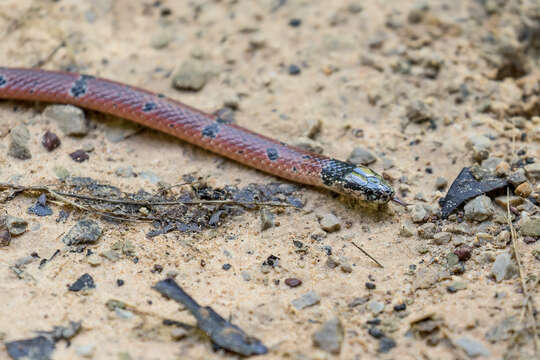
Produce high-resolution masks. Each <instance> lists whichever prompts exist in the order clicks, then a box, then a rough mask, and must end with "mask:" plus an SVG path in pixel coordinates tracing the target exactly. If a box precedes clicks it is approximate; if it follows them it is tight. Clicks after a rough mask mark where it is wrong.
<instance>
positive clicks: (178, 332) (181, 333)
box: [171, 327, 188, 340]
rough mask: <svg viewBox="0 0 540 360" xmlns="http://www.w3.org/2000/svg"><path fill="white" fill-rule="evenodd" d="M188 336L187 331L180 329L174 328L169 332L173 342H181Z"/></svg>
mask: <svg viewBox="0 0 540 360" xmlns="http://www.w3.org/2000/svg"><path fill="white" fill-rule="evenodd" d="M187 335H188V331H187V330H186V329H184V328H181V327H175V328H173V329H172V330H171V337H172V338H173V340H182V339H183V338H185V337H186V336H187Z"/></svg>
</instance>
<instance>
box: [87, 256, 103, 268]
mask: <svg viewBox="0 0 540 360" xmlns="http://www.w3.org/2000/svg"><path fill="white" fill-rule="evenodd" d="M86 261H87V262H88V264H90V265H91V266H99V265H101V257H100V256H98V255H97V254H92V255H90V256H88V257H87V258H86Z"/></svg>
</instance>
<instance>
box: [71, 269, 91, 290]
mask: <svg viewBox="0 0 540 360" xmlns="http://www.w3.org/2000/svg"><path fill="white" fill-rule="evenodd" d="M95 287H96V284H95V283H94V279H93V278H92V277H91V276H90V275H89V274H88V273H86V274H83V275H82V276H81V277H80V278H78V279H77V281H75V282H74V283H73V284H71V285H70V286H69V288H68V290H69V291H81V290H86V289H94V288H95Z"/></svg>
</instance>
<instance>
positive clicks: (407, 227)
mask: <svg viewBox="0 0 540 360" xmlns="http://www.w3.org/2000/svg"><path fill="white" fill-rule="evenodd" d="M415 232H416V230H415V228H414V226H413V225H412V224H410V223H408V222H406V221H405V222H403V223H402V224H401V225H400V227H399V235H400V236H403V237H411V236H413V235H414V234H415Z"/></svg>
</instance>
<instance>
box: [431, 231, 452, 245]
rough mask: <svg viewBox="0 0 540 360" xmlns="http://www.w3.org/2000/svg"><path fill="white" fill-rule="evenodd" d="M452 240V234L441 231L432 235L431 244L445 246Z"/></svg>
mask: <svg viewBox="0 0 540 360" xmlns="http://www.w3.org/2000/svg"><path fill="white" fill-rule="evenodd" d="M451 240H452V234H451V233H449V232H446V231H441V232H438V233H436V234H435V235H433V243H434V244H435V245H446V244H448V243H449V242H450V241H451Z"/></svg>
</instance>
